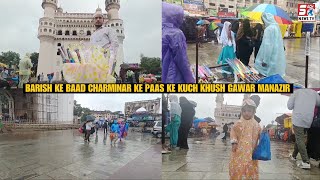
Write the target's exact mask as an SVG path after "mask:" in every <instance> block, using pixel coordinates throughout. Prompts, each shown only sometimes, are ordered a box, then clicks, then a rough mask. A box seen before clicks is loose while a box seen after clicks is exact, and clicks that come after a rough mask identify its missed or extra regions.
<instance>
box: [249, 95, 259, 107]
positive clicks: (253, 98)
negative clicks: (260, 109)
mask: <svg viewBox="0 0 320 180" xmlns="http://www.w3.org/2000/svg"><path fill="white" fill-rule="evenodd" d="M250 99H251V100H252V101H253V102H254V103H255V104H256V106H259V104H260V96H258V95H253V96H251V97H250Z"/></svg>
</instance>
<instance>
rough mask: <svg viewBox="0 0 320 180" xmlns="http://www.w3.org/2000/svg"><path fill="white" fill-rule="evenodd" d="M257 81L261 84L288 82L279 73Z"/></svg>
mask: <svg viewBox="0 0 320 180" xmlns="http://www.w3.org/2000/svg"><path fill="white" fill-rule="evenodd" d="M257 83H260V84H269V83H272V84H286V83H287V82H286V81H285V80H284V79H283V78H282V77H281V76H280V75H279V74H276V75H272V76H269V77H266V78H263V79H260V80H259V81H258V82H257Z"/></svg>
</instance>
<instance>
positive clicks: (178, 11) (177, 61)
mask: <svg viewBox="0 0 320 180" xmlns="http://www.w3.org/2000/svg"><path fill="white" fill-rule="evenodd" d="M183 16H184V11H183V9H182V7H180V6H177V5H173V4H169V3H165V2H163V3H162V83H195V79H194V77H193V75H192V72H191V69H190V65H189V61H188V56H187V43H186V37H185V36H184V34H183V32H182V31H181V30H180V29H179V28H180V26H181V25H182V23H183Z"/></svg>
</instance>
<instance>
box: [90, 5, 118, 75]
mask: <svg viewBox="0 0 320 180" xmlns="http://www.w3.org/2000/svg"><path fill="white" fill-rule="evenodd" d="M93 18H94V25H95V26H96V31H95V32H94V33H93V34H92V35H91V37H90V43H91V44H93V45H96V46H100V47H102V48H104V49H109V50H110V59H109V67H110V69H109V74H112V75H113V73H114V72H113V71H114V69H115V66H116V63H117V60H116V57H117V51H118V47H119V42H118V37H117V34H116V32H115V31H114V30H113V29H112V28H109V27H104V26H103V23H104V16H103V14H102V12H101V11H97V12H96V13H95V15H94V17H93Z"/></svg>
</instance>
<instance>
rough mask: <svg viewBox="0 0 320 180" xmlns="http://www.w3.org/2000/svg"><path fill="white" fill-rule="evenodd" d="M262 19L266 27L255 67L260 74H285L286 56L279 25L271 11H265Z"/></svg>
mask: <svg viewBox="0 0 320 180" xmlns="http://www.w3.org/2000/svg"><path fill="white" fill-rule="evenodd" d="M262 20H263V23H264V25H265V27H266V28H265V30H264V34H263V39H262V43H261V46H260V49H259V52H258V54H257V58H256V60H255V61H256V62H255V68H256V69H257V71H259V73H260V74H262V75H264V76H267V77H268V76H271V75H275V74H279V75H280V76H284V75H285V71H286V58H285V54H284V48H283V39H282V35H281V31H280V28H279V25H278V24H277V22H276V21H275V19H274V16H273V15H272V14H270V13H263V14H262Z"/></svg>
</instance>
